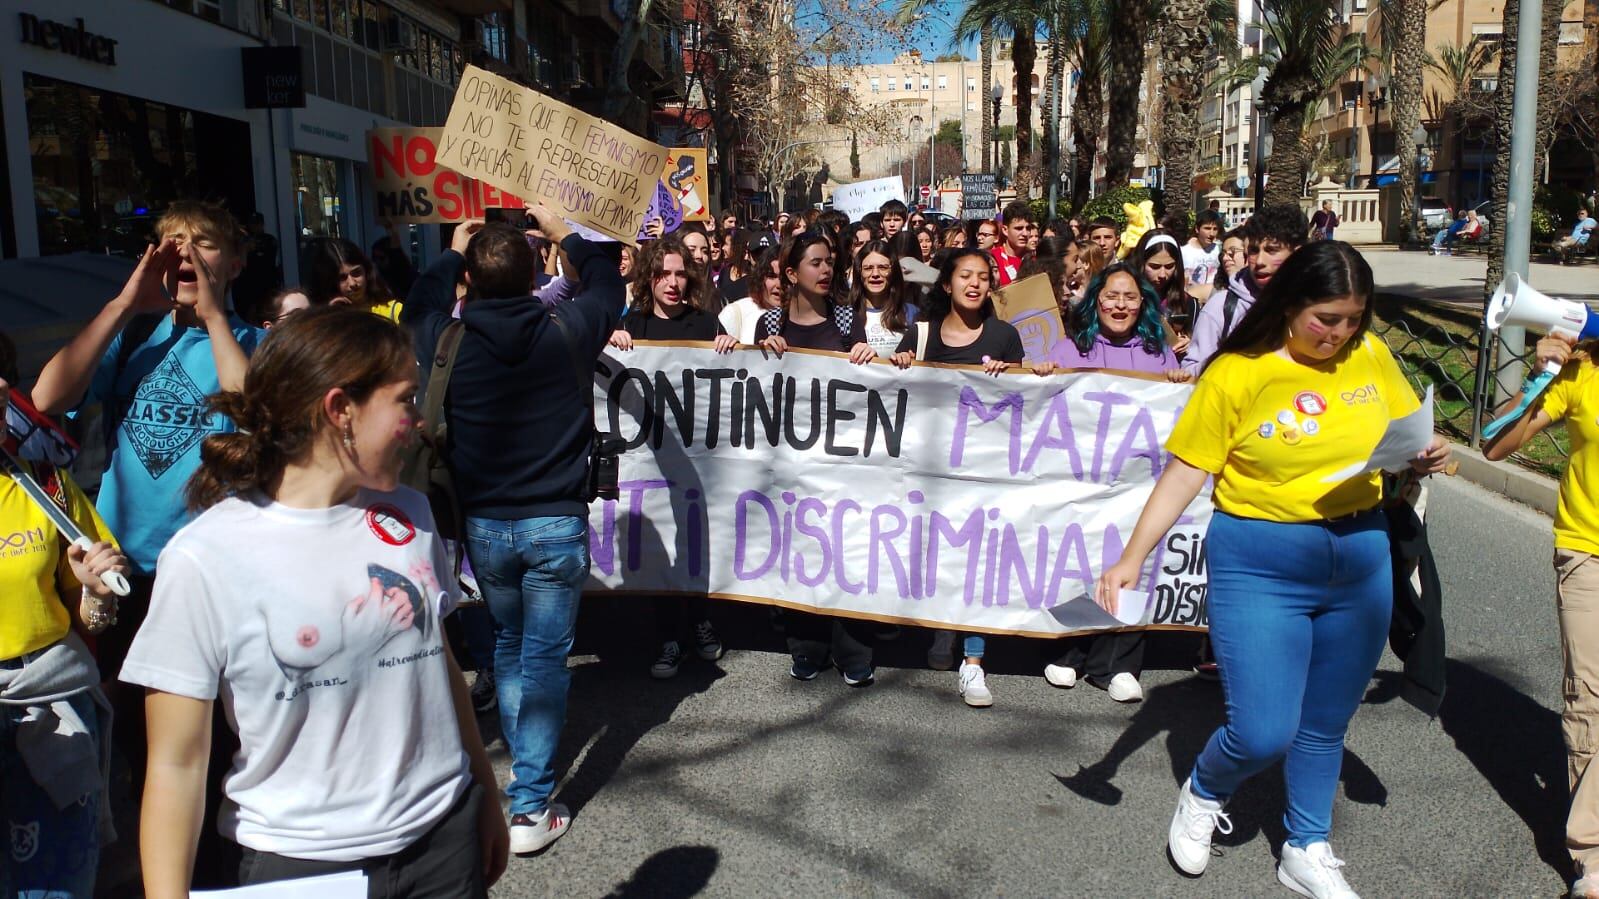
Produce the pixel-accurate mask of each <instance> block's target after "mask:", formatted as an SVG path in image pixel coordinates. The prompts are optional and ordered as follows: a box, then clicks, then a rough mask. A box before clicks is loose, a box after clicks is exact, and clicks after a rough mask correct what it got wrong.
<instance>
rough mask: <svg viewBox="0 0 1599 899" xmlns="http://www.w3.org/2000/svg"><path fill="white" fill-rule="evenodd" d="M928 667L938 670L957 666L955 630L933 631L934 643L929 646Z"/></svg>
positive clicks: (946, 669)
mask: <svg viewBox="0 0 1599 899" xmlns="http://www.w3.org/2000/svg"><path fill="white" fill-rule="evenodd" d="M927 667H929V668H932V669H934V670H937V671H948V670H949V669H951V668H954V667H955V632H954V631H933V645H932V646H929V647H928V648H927Z"/></svg>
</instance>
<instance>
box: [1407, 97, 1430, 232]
mask: <svg viewBox="0 0 1599 899" xmlns="http://www.w3.org/2000/svg"><path fill="white" fill-rule="evenodd" d="M1410 139H1411V140H1412V141H1414V142H1415V144H1416V189H1415V191H1414V192H1413V193H1412V195H1411V200H1412V201H1413V203H1412V205H1411V210H1410V237H1411V239H1412V240H1414V239H1416V237H1417V235H1418V234H1419V233H1420V231H1419V229H1418V228H1417V227H1416V225H1417V223H1419V222H1420V221H1421V170H1422V163H1423V162H1425V160H1426V156H1425V155H1424V154H1425V153H1426V152H1427V129H1426V128H1423V127H1422V126H1420V125H1417V126H1416V130H1414V131H1412V132H1410Z"/></svg>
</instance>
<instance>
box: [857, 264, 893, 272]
mask: <svg viewBox="0 0 1599 899" xmlns="http://www.w3.org/2000/svg"><path fill="white" fill-rule="evenodd" d="M893 270H894V267H893V266H891V265H888V264H887V263H873V264H872V265H863V266H861V274H863V275H886V274H888V273H889V272H892V271H893Z"/></svg>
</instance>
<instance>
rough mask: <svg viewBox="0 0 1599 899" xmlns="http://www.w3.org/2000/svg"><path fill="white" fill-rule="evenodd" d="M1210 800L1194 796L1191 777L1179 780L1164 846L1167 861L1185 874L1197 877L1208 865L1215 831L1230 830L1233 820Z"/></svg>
mask: <svg viewBox="0 0 1599 899" xmlns="http://www.w3.org/2000/svg"><path fill="white" fill-rule="evenodd" d="M1221 809H1222V805H1221V803H1220V802H1217V801H1216V800H1214V799H1201V798H1199V797H1198V796H1195V795H1194V790H1193V779H1192V778H1190V779H1189V780H1185V781H1183V789H1182V791H1181V792H1179V793H1178V794H1177V811H1176V812H1175V813H1174V814H1173V815H1172V818H1171V827H1169V828H1167V830H1166V849H1167V851H1169V852H1170V853H1171V860H1172V862H1173V863H1175V864H1176V865H1177V868H1178V869H1179V870H1181V871H1182V872H1183V873H1185V874H1189V875H1192V876H1194V877H1198V876H1199V875H1201V874H1203V873H1205V866H1206V865H1208V864H1210V841H1211V839H1212V838H1213V837H1214V836H1215V835H1216V832H1217V831H1221V832H1222V833H1232V832H1233V819H1231V818H1229V817H1227V813H1226V812H1224V811H1222V810H1221Z"/></svg>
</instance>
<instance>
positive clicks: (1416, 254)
mask: <svg viewBox="0 0 1599 899" xmlns="http://www.w3.org/2000/svg"><path fill="white" fill-rule="evenodd" d="M1360 252H1361V253H1362V255H1364V256H1365V257H1366V261H1367V262H1370V263H1371V272H1372V276H1373V277H1374V278H1375V280H1376V282H1377V290H1378V291H1379V292H1381V293H1393V294H1399V295H1400V296H1407V297H1416V298H1419V299H1426V300H1438V301H1443V302H1457V303H1467V304H1471V305H1481V303H1482V279H1483V276H1484V274H1485V273H1486V272H1487V269H1488V259H1487V257H1486V256H1481V255H1471V256H1465V255H1462V256H1432V255H1429V254H1428V253H1427V252H1426V251H1424V250H1398V249H1395V248H1393V247H1388V246H1379V247H1361V248H1360ZM1527 283H1529V284H1531V285H1532V286H1533V287H1536V288H1538V289H1539V290H1541V291H1543V292H1544V293H1547V294H1549V295H1550V296H1556V297H1564V298H1567V299H1573V300H1581V301H1583V302H1586V303H1593V302H1599V265H1595V264H1594V263H1593V261H1592V260H1585V261H1583V262H1579V263H1574V264H1572V265H1556V264H1553V263H1546V262H1534V263H1532V266H1531V270H1530V274H1529V275H1528V279H1527Z"/></svg>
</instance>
